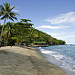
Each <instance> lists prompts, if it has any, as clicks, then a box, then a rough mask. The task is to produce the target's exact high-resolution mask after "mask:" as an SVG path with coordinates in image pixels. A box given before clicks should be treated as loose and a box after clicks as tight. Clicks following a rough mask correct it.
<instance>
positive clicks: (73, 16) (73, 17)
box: [46, 12, 75, 24]
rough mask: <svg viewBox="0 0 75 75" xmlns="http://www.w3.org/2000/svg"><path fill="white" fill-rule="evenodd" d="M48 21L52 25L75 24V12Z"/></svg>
mask: <svg viewBox="0 0 75 75" xmlns="http://www.w3.org/2000/svg"><path fill="white" fill-rule="evenodd" d="M46 21H47V22H49V23H51V24H61V23H75V12H68V13H65V14H61V15H58V16H57V17H55V18H51V19H46Z"/></svg>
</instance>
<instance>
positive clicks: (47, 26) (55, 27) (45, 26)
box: [36, 25, 68, 29]
mask: <svg viewBox="0 0 75 75" xmlns="http://www.w3.org/2000/svg"><path fill="white" fill-rule="evenodd" d="M67 27H68V26H50V25H42V26H39V27H36V29H40V28H47V29H61V28H67Z"/></svg>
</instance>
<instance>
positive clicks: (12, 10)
mask: <svg viewBox="0 0 75 75" xmlns="http://www.w3.org/2000/svg"><path fill="white" fill-rule="evenodd" d="M12 11H14V12H17V13H18V12H20V11H19V10H16V9H13V10H12Z"/></svg>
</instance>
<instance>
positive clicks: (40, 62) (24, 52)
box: [0, 46, 66, 75]
mask: <svg viewBox="0 0 75 75" xmlns="http://www.w3.org/2000/svg"><path fill="white" fill-rule="evenodd" d="M0 75H66V73H65V72H64V70H62V69H61V68H59V67H57V66H55V65H53V64H50V63H49V62H47V61H46V60H44V59H42V58H41V57H40V56H39V55H38V54H37V52H36V51H34V50H33V49H28V48H22V47H17V46H12V47H10V46H6V47H1V48H0Z"/></svg>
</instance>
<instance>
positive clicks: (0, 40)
mask: <svg viewBox="0 0 75 75" xmlns="http://www.w3.org/2000/svg"><path fill="white" fill-rule="evenodd" d="M5 22H6V18H5V19H4V23H3V27H2V31H1V37H0V45H1V42H2V34H3V29H4V25H5Z"/></svg>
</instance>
